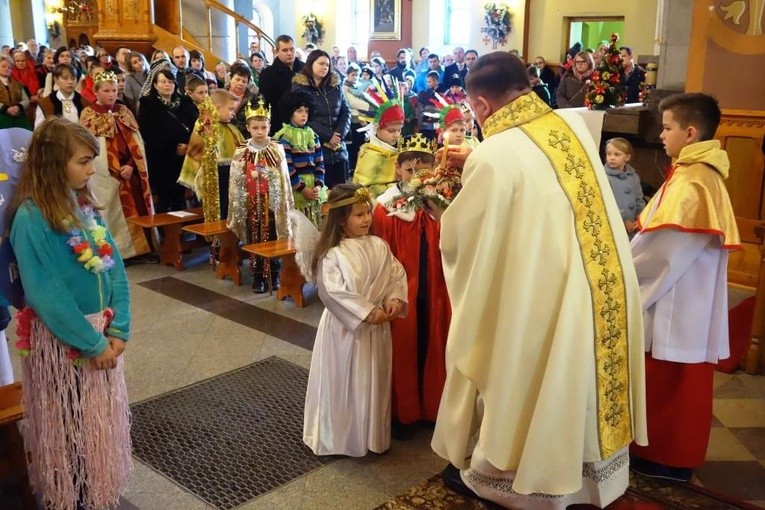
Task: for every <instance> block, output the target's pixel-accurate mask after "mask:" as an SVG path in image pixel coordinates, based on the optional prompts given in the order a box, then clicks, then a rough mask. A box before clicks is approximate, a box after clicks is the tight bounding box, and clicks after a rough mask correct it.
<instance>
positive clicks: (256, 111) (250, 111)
mask: <svg viewBox="0 0 765 510" xmlns="http://www.w3.org/2000/svg"><path fill="white" fill-rule="evenodd" d="M251 105H252V101H248V102H247V104H246V105H244V119H245V120H249V119H250V118H252V117H265V118H267V119H268V120H271V107H270V106H269V107H268V108H266V102H265V101H263V99H258V107H257V108H252V107H251Z"/></svg>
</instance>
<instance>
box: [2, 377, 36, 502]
mask: <svg viewBox="0 0 765 510" xmlns="http://www.w3.org/2000/svg"><path fill="white" fill-rule="evenodd" d="M23 418H24V410H23V409H22V407H21V383H20V382H16V383H13V384H9V385H7V386H0V444H3V445H4V448H3V451H4V452H5V453H4V455H2V456H0V485H2V486H3V487H5V488H10V489H11V490H12V491H13V493H15V494H18V495H19V497H20V499H21V503H22V505H23V508H25V509H30V510H34V509H35V508H37V504H36V502H35V498H34V496H33V495H32V488H31V486H30V484H29V475H28V473H27V463H26V452H25V451H24V438H23V437H22V436H21V433H20V432H19V422H20V421H21V420H22V419H23Z"/></svg>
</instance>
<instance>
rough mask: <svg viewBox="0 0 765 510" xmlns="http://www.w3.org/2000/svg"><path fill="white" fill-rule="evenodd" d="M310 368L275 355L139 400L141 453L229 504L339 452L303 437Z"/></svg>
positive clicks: (189, 486)
mask: <svg viewBox="0 0 765 510" xmlns="http://www.w3.org/2000/svg"><path fill="white" fill-rule="evenodd" d="M307 382H308V371H307V370H305V369H304V368H301V367H299V366H297V365H294V364H292V363H290V362H288V361H284V360H282V359H280V358H277V357H270V358H268V359H265V360H263V361H259V362H257V363H253V364H252V365H248V366H246V367H243V368H240V369H238V370H235V371H233V372H227V373H225V374H222V375H219V376H217V377H213V378H212V379H207V380H205V381H202V382H199V383H196V384H193V385H191V386H187V387H185V388H182V389H180V390H176V391H173V392H171V393H166V394H164V395H160V396H159V397H155V398H152V399H149V400H144V401H143V402H139V403H136V404H133V405H132V406H131V411H132V413H133V424H132V433H131V435H132V438H133V454H134V455H135V456H136V457H138V458H139V459H140V460H141V461H143V462H145V463H146V464H148V465H149V466H151V467H152V468H154V469H155V470H157V471H158V472H160V473H161V474H163V475H164V476H166V477H167V478H169V479H170V480H172V481H173V482H175V483H177V484H178V485H180V486H181V487H183V488H185V489H186V490H188V491H189V492H191V493H192V494H194V495H196V496H197V497H199V498H200V499H202V500H203V501H205V502H207V503H209V504H211V505H213V506H214V507H216V508H219V509H221V510H228V509H230V508H233V507H235V506H238V505H241V504H242V503H245V502H247V501H249V500H250V499H252V498H254V497H256V496H259V495H260V494H264V493H266V492H268V491H271V490H273V489H275V488H277V487H279V486H280V485H282V484H284V483H286V482H289V481H290V480H293V479H295V478H297V477H299V476H301V475H303V474H305V473H308V472H309V471H312V470H314V469H316V468H319V467H321V466H323V465H326V464H328V463H330V462H332V461H333V460H335V459H334V458H332V457H316V456H315V455H313V453H312V452H311V450H310V449H309V448H308V447H307V446H305V444H303V441H302V438H303V407H304V404H305V391H306V385H307Z"/></svg>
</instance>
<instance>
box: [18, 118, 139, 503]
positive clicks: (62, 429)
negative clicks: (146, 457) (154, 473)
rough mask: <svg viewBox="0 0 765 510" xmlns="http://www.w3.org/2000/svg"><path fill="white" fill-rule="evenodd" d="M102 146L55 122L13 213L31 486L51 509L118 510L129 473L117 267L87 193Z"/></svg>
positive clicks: (39, 142)
mask: <svg viewBox="0 0 765 510" xmlns="http://www.w3.org/2000/svg"><path fill="white" fill-rule="evenodd" d="M98 153H99V143H98V140H97V139H96V138H95V137H94V136H93V135H92V134H91V133H90V132H89V131H88V130H87V129H85V128H84V127H82V126H80V125H78V124H73V123H71V122H69V121H67V120H64V119H60V118H56V117H54V118H50V119H48V120H46V121H45V122H44V123H43V124H42V125H40V127H39V128H38V129H37V130H36V131H35V133H34V135H33V137H32V141H31V144H30V146H29V151H28V157H27V161H26V162H25V166H24V168H23V170H22V172H21V174H20V176H19V184H18V188H17V190H16V195H15V196H14V198H13V201H12V204H11V210H10V212H11V218H12V219H11V232H10V242H11V245H12V246H13V250H14V252H15V256H16V259H17V262H18V269H19V275H20V278H21V282H22V284H23V287H24V293H25V303H26V307H25V308H24V309H23V310H22V311H21V312H19V314H18V316H17V323H18V330H17V336H18V342H17V344H16V346H17V348H18V349H19V351H20V354H21V355H22V357H23V358H22V382H23V391H24V393H23V403H24V407H25V411H26V416H25V418H26V422H27V428H28V432H27V436H26V439H27V442H28V446H29V448H30V456H31V465H34V466H35V469H34V470H32V471H30V477H31V479H32V486H33V487H35V490H36V491H37V492H38V495H39V497H40V498H41V499H42V500H43V502H44V506H45V507H46V508H51V509H62V510H63V509H69V508H74V507H75V506H82V507H84V508H110V507H114V506H116V505H117V502H118V500H119V494H120V493H121V492H123V491H124V489H125V487H126V482H127V476H128V474H129V472H130V470H131V468H132V462H131V458H130V431H129V423H130V412H129V409H128V400H127V392H126V390H125V379H124V375H123V358H122V357H121V354H122V353H123V351H124V350H125V345H126V342H127V340H128V338H129V331H130V298H129V294H128V284H127V277H126V274H125V267H124V265H123V263H122V258H121V257H120V254H119V252H118V250H117V249H116V247H115V245H114V240H113V239H112V236H111V234H110V233H109V231H108V230H107V229H106V227H105V226H104V222H103V220H102V219H101V217H100V214H99V211H100V210H101V207H100V206H99V205H98V204H97V203H96V201H95V199H94V197H93V195H92V194H91V192H90V189H89V187H88V181H89V180H90V178H91V176H92V175H93V174H94V173H95V167H94V160H95V158H96V157H97V156H98Z"/></svg>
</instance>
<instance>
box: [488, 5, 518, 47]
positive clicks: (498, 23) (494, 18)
mask: <svg viewBox="0 0 765 510" xmlns="http://www.w3.org/2000/svg"><path fill="white" fill-rule="evenodd" d="M483 10H484V15H483V20H484V23H486V26H485V27H483V28H481V32H483V33H485V34H486V35H484V36H483V43H484V44H486V45H488V44H489V43H491V45H492V48H493V49H495V50H496V49H497V44H501V45H502V46H504V45H505V44H507V36H508V34H509V33H510V28H511V27H510V22H511V20H512V17H513V15H512V14H510V7H509V6H508V5H507V4H506V3H501V2H489V3H487V4H486V5H484V6H483Z"/></svg>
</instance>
